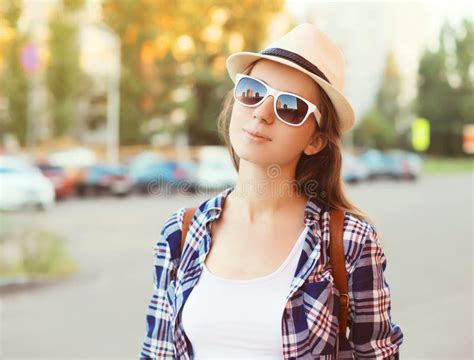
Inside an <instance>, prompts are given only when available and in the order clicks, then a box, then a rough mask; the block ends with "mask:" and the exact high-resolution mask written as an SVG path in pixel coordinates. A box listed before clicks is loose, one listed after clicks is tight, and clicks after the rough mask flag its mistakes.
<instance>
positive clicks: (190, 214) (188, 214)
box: [180, 208, 196, 254]
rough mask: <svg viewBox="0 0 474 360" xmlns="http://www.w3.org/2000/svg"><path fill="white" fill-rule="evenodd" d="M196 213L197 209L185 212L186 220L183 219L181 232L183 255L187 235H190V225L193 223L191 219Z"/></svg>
mask: <svg viewBox="0 0 474 360" xmlns="http://www.w3.org/2000/svg"><path fill="white" fill-rule="evenodd" d="M195 212H196V208H187V209H186V211H185V212H184V219H183V230H182V231H181V251H180V254H182V253H183V248H184V242H185V241H186V235H187V233H188V229H189V224H190V223H191V219H192V218H193V215H194V213H195Z"/></svg>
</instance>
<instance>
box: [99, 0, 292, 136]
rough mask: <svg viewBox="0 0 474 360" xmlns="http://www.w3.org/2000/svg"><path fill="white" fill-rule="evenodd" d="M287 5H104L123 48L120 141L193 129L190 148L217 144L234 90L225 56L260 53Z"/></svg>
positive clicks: (161, 1) (225, 1)
mask: <svg viewBox="0 0 474 360" xmlns="http://www.w3.org/2000/svg"><path fill="white" fill-rule="evenodd" d="M282 5H283V1H282V0H278V1H272V2H270V1H252V0H245V1H240V2H235V1H230V0H221V1H212V2H211V1H186V0H183V1H165V0H156V1H147V0H139V1H115V0H105V1H104V4H103V6H104V8H103V9H104V11H103V13H104V19H105V21H106V23H107V24H108V25H109V26H110V27H111V28H112V29H113V30H114V31H115V32H116V33H117V34H118V35H119V36H120V39H121V43H122V48H121V50H122V78H121V90H120V93H121V98H120V102H121V109H120V132H121V141H122V142H124V143H139V142H143V141H145V140H147V139H148V138H149V137H150V136H151V135H152V134H153V132H156V131H160V130H161V131H167V132H168V131H170V132H178V131H182V130H184V129H187V132H188V135H189V138H190V142H191V144H199V143H208V144H209V143H211V144H212V143H217V142H218V141H219V140H218V135H217V130H216V123H217V115H218V112H219V108H220V106H221V102H222V100H223V97H224V95H225V89H230V88H231V83H230V81H229V80H228V79H227V76H226V70H225V58H226V56H227V55H228V54H229V53H231V52H234V51H238V50H241V49H242V48H244V47H245V48H246V49H248V50H260V48H259V47H260V46H261V42H262V40H263V39H264V38H265V37H266V35H267V34H266V32H265V29H266V28H267V26H268V24H269V21H270V20H271V17H272V15H273V14H274V13H276V12H277V11H279V10H280V9H281V8H282ZM183 121H184V122H183Z"/></svg>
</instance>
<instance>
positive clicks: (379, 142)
mask: <svg viewBox="0 0 474 360" xmlns="http://www.w3.org/2000/svg"><path fill="white" fill-rule="evenodd" d="M394 141H395V131H394V128H393V123H392V122H391V121H390V120H389V119H387V118H386V117H384V116H383V114H381V113H380V111H379V110H378V109H376V108H373V109H372V110H370V111H369V112H367V113H366V114H365V115H364V117H363V118H362V120H361V123H360V125H359V126H357V128H356V129H355V130H354V145H356V146H363V147H367V148H375V149H380V150H386V149H388V148H390V147H392V146H393V144H394Z"/></svg>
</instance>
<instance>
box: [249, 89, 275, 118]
mask: <svg viewBox="0 0 474 360" xmlns="http://www.w3.org/2000/svg"><path fill="white" fill-rule="evenodd" d="M273 101H274V100H273V96H271V95H270V96H269V97H267V98H266V99H265V100H264V101H263V103H261V104H260V105H259V106H257V107H256V108H255V109H254V111H253V117H257V118H260V119H263V120H264V121H265V122H267V123H269V124H270V123H272V122H273V121H275V118H274V116H275V114H274V113H273Z"/></svg>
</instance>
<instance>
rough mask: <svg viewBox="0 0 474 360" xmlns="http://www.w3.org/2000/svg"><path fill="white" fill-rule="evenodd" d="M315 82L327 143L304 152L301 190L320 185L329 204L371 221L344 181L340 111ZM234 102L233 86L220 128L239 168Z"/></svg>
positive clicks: (299, 174) (300, 164) (298, 171)
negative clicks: (232, 134)
mask: <svg viewBox="0 0 474 360" xmlns="http://www.w3.org/2000/svg"><path fill="white" fill-rule="evenodd" d="M257 61H259V60H257ZM257 61H255V62H254V63H252V64H251V65H249V66H248V67H247V69H245V70H244V71H243V73H244V74H250V72H251V71H252V69H253V67H254V66H255V64H256V63H257ZM315 85H316V86H317V87H318V88H319V93H320V94H321V102H320V105H321V106H320V107H321V109H320V112H321V115H322V118H321V128H320V129H319V130H318V129H316V132H318V134H317V135H318V136H322V137H323V138H324V140H325V141H326V146H325V147H324V148H323V149H322V150H321V151H319V152H318V153H316V154H313V155H306V154H305V153H302V154H301V157H300V159H299V160H298V164H297V166H296V174H295V178H296V182H297V185H298V187H299V190H300V191H304V192H306V193H308V192H311V193H314V190H315V189H314V187H315V185H316V186H317V189H318V192H317V194H318V196H319V199H320V200H322V202H323V203H324V204H325V205H326V206H328V207H329V208H331V209H335V210H343V211H347V212H350V213H352V214H353V215H354V216H356V217H357V218H358V219H360V220H363V221H364V220H365V221H370V218H369V217H368V216H367V215H366V214H364V213H363V212H362V211H361V210H360V209H359V208H358V207H356V206H355V205H353V204H352V203H351V202H350V201H349V199H348V198H347V196H346V195H345V191H344V183H343V181H342V178H341V166H342V154H341V151H342V142H341V137H342V133H341V130H340V127H339V121H338V117H337V113H336V110H335V109H334V106H333V105H332V102H331V99H330V98H329V97H328V95H327V94H326V93H325V92H324V90H323V89H322V88H321V87H320V86H319V85H318V84H317V83H316V82H315ZM233 105H234V96H233V90H230V91H229V92H228V94H227V95H226V96H225V98H224V106H223V109H222V111H221V113H220V114H219V118H218V131H219V134H220V136H221V137H222V138H223V139H224V143H225V145H226V147H227V149H228V151H229V153H230V156H231V159H232V162H233V164H234V167H235V169H236V170H237V172H238V171H239V162H240V158H239V156H238V155H237V153H236V152H235V150H234V148H233V147H232V144H231V143H230V138H229V124H230V118H231V114H232V108H233Z"/></svg>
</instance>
